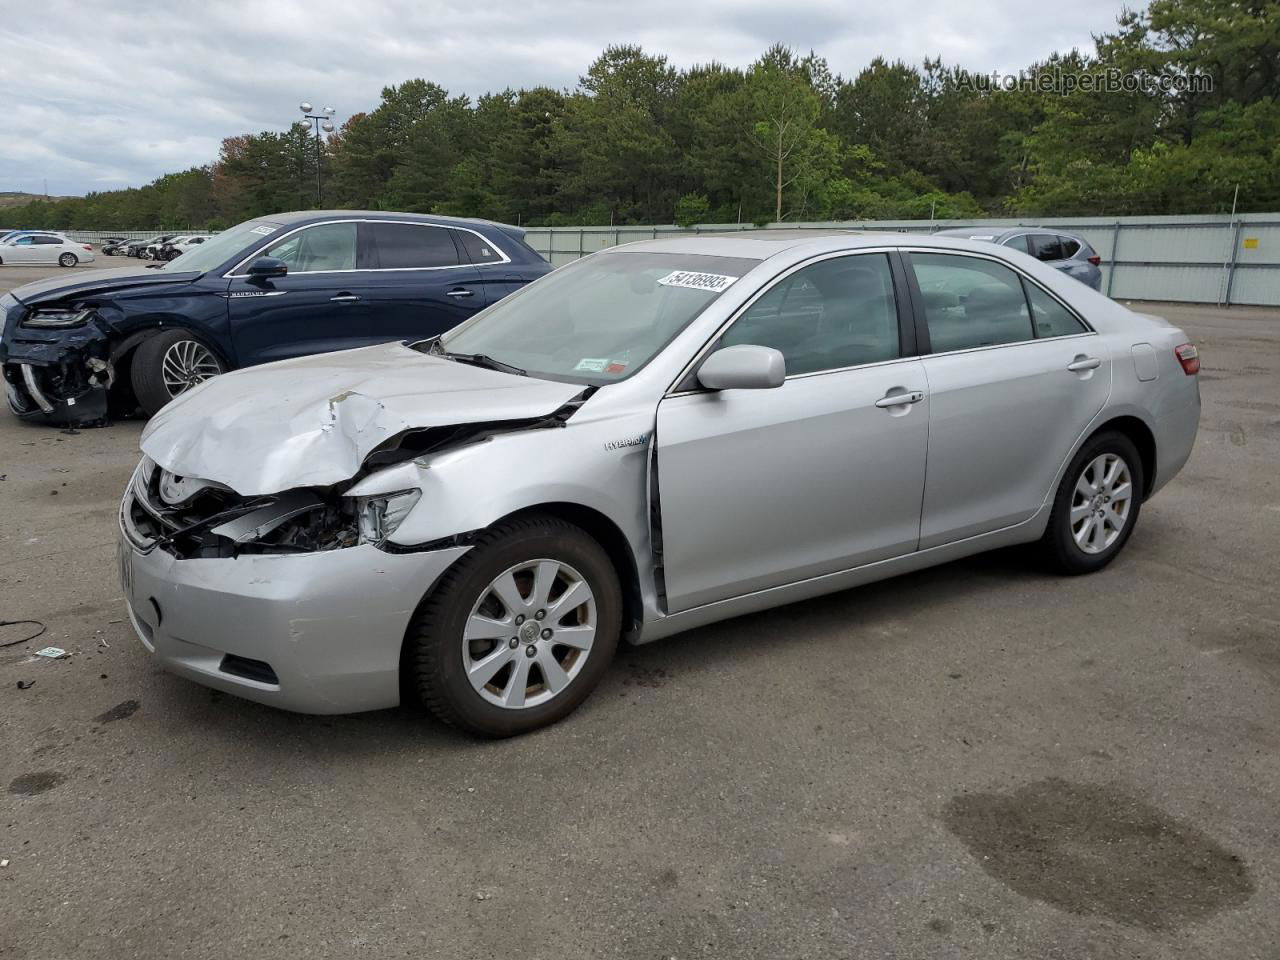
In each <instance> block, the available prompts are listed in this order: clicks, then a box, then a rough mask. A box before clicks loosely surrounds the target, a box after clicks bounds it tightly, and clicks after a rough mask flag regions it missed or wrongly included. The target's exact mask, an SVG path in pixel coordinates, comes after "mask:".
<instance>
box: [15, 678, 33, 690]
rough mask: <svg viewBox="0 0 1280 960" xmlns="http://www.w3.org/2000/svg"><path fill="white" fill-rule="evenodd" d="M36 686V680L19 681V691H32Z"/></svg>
mask: <svg viewBox="0 0 1280 960" xmlns="http://www.w3.org/2000/svg"><path fill="white" fill-rule="evenodd" d="M35 685H36V682H35V681H34V680H19V681H18V689H19V690H30V689H31V688H32V687H34V686H35Z"/></svg>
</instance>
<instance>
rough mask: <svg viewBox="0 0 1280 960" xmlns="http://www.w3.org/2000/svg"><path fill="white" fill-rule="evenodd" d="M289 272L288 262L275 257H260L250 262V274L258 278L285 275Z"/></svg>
mask: <svg viewBox="0 0 1280 960" xmlns="http://www.w3.org/2000/svg"><path fill="white" fill-rule="evenodd" d="M288 272H289V267H288V264H286V263H285V262H284V261H283V260H277V259H276V258H275V257H259V258H258V259H257V260H255V261H253V263H251V264H249V276H251V277H253V278H254V279H256V280H267V279H270V278H271V277H283V276H284V275H285V274H287V273H288Z"/></svg>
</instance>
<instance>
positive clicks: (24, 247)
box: [0, 233, 93, 267]
mask: <svg viewBox="0 0 1280 960" xmlns="http://www.w3.org/2000/svg"><path fill="white" fill-rule="evenodd" d="M92 262H93V247H91V246H89V244H87V243H76V242H75V241H74V240H68V239H67V238H66V237H64V236H62V234H59V233H27V234H23V235H22V236H20V237H15V238H13V239H12V240H9V241H7V242H5V243H0V264H4V263H9V264H16V263H56V264H58V265H59V266H61V267H74V266H75V265H76V264H77V263H92Z"/></svg>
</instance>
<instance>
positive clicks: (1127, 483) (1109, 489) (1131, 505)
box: [1041, 433, 1145, 574]
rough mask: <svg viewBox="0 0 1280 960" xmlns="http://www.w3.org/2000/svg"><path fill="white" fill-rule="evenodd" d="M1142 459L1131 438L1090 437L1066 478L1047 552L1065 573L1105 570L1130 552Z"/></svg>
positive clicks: (1047, 537)
mask: <svg viewBox="0 0 1280 960" xmlns="http://www.w3.org/2000/svg"><path fill="white" fill-rule="evenodd" d="M1144 482H1145V477H1144V475H1143V472H1142V458H1141V457H1140V456H1139V455H1138V449H1137V447H1135V446H1134V445H1133V441H1131V440H1130V439H1129V438H1128V437H1126V436H1125V435H1124V434H1121V433H1100V434H1098V435H1097V436H1095V437H1091V438H1089V440H1087V441H1086V442H1085V444H1084V446H1083V447H1081V448H1080V451H1079V452H1078V453H1077V454H1076V455H1075V457H1074V458H1073V459H1072V461H1071V463H1070V465H1069V466H1068V467H1067V471H1066V473H1064V474H1063V477H1062V483H1061V484H1060V485H1059V487H1058V493H1057V496H1056V497H1055V498H1054V502H1053V512H1052V513H1051V514H1050V515H1049V526H1048V528H1047V529H1046V530H1045V532H1044V537H1043V538H1042V540H1041V549H1042V551H1043V553H1044V555H1045V558H1046V559H1047V560H1048V561H1049V563H1050V564H1051V565H1052V566H1053V567H1055V568H1056V569H1057V570H1059V571H1060V572H1062V573H1066V574H1081V573H1093V572H1094V571H1095V570H1101V569H1102V568H1103V567H1105V566H1106V565H1107V564H1108V563H1110V562H1111V561H1112V560H1114V559H1115V557H1116V555H1117V554H1118V553H1119V552H1120V551H1121V550H1122V549H1124V545H1125V544H1126V543H1127V542H1128V540H1129V537H1130V535H1131V534H1132V533H1133V528H1134V526H1135V525H1136V524H1137V522H1138V512H1139V510H1141V508H1142V491H1143V490H1144V489H1145V488H1144V486H1143V484H1144Z"/></svg>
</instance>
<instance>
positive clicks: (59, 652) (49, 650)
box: [36, 647, 71, 660]
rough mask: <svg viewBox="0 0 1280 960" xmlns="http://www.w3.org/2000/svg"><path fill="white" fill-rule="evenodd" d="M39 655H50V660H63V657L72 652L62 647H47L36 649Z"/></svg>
mask: <svg viewBox="0 0 1280 960" xmlns="http://www.w3.org/2000/svg"><path fill="white" fill-rule="evenodd" d="M36 656H37V657H48V658H49V659H50V660H61V659H62V658H63V657H69V656H71V654H69V653H67V651H65V650H63V649H62V648H61V647H45V648H44V649H42V650H37V651H36Z"/></svg>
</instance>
